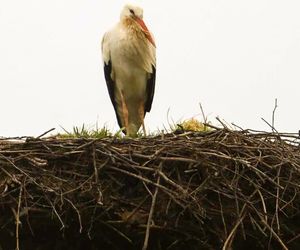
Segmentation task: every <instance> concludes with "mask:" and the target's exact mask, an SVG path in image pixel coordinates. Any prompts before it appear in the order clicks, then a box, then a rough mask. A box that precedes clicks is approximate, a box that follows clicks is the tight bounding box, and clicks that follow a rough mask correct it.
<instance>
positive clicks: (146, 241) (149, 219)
mask: <svg viewBox="0 0 300 250" xmlns="http://www.w3.org/2000/svg"><path fill="white" fill-rule="evenodd" d="M158 169H159V171H160V169H162V163H161V164H160V165H159V168H158ZM159 184H160V175H158V177H157V181H156V187H155V192H154V194H153V196H152V203H151V208H150V212H149V217H148V221H147V228H146V234H145V239H144V245H143V248H142V250H146V249H147V248H148V241H149V236H150V227H151V222H152V217H153V213H154V207H155V203H156V197H157V194H158V186H159Z"/></svg>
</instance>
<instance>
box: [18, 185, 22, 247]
mask: <svg viewBox="0 0 300 250" xmlns="http://www.w3.org/2000/svg"><path fill="white" fill-rule="evenodd" d="M22 190H23V189H22V185H20V192H19V200H18V210H17V215H16V250H19V249H20V244H19V225H20V207H21V198H22Z"/></svg>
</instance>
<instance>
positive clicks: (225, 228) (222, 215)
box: [218, 192, 227, 237]
mask: <svg viewBox="0 0 300 250" xmlns="http://www.w3.org/2000/svg"><path fill="white" fill-rule="evenodd" d="M218 197H219V203H220V213H221V217H222V223H223V226H224V231H225V235H226V237H227V227H226V222H225V218H224V212H223V205H222V201H221V196H220V192H218Z"/></svg>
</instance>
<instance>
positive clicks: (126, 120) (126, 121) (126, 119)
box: [121, 91, 128, 132]
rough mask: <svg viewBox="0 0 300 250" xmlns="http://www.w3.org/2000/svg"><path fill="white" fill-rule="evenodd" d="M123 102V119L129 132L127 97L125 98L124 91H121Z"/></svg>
mask: <svg viewBox="0 0 300 250" xmlns="http://www.w3.org/2000/svg"><path fill="white" fill-rule="evenodd" d="M121 102H122V115H123V120H124V123H125V128H126V130H127V132H128V108H127V106H126V103H125V99H124V96H123V93H122V91H121Z"/></svg>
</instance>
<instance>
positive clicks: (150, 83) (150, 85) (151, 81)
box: [144, 36, 156, 112]
mask: <svg viewBox="0 0 300 250" xmlns="http://www.w3.org/2000/svg"><path fill="white" fill-rule="evenodd" d="M152 37H153V36H152ZM149 46H150V47H151V48H150V51H151V52H150V57H149V59H150V63H151V66H152V72H150V73H149V75H148V80H147V90H146V93H147V96H146V102H145V108H144V110H145V112H150V110H151V106H152V101H153V96H154V91H155V79H156V51H155V47H153V46H152V44H151V45H150V44H149Z"/></svg>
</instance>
